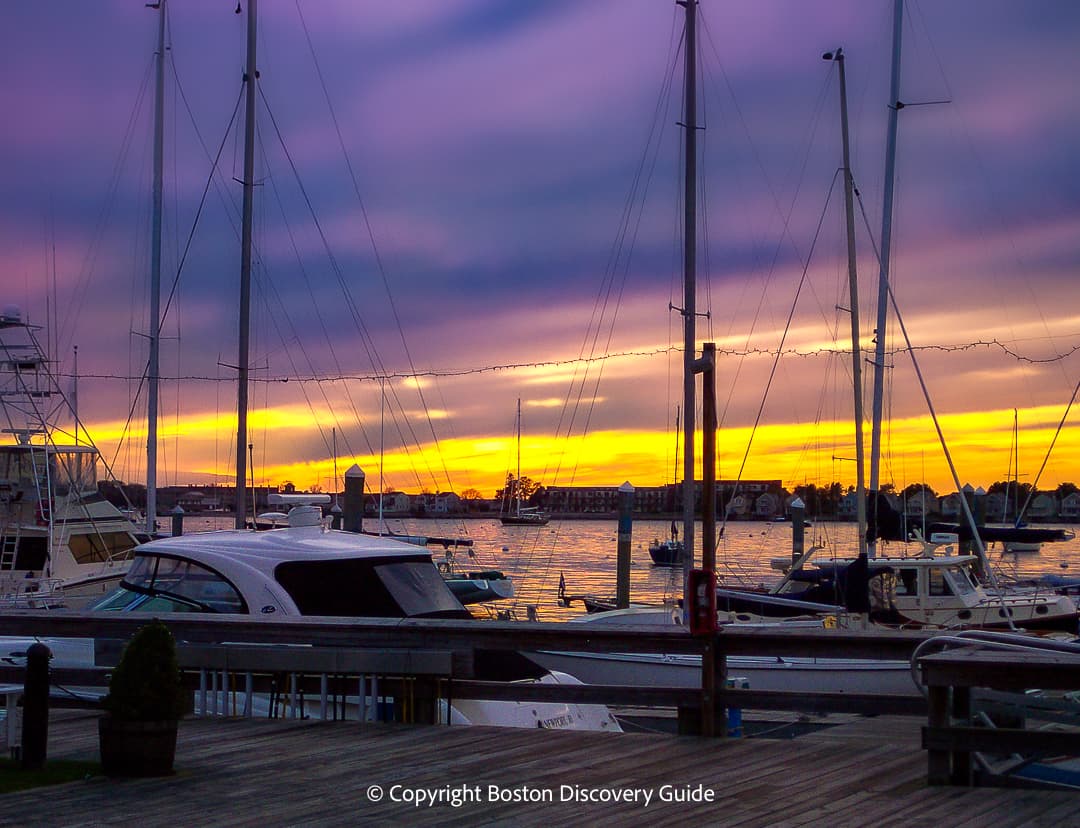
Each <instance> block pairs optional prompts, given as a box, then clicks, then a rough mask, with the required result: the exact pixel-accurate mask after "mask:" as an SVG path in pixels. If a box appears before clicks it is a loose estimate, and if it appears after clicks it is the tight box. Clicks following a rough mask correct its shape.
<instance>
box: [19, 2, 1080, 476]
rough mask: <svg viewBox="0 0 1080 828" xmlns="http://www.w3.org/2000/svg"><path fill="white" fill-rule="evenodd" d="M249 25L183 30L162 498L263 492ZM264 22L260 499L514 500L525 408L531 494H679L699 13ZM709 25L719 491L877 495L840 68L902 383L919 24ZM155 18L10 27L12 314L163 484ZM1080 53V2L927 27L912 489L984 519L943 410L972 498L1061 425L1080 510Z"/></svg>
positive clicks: (706, 78) (178, 59) (89, 422)
mask: <svg viewBox="0 0 1080 828" xmlns="http://www.w3.org/2000/svg"><path fill="white" fill-rule="evenodd" d="M241 6H242V7H243V12H244V14H236V13H235V9H236V4H235V3H234V2H231V0H230V2H222V1H221V0H219V1H218V2H210V0H189V1H188V2H184V3H170V4H168V6H167V14H168V17H167V19H168V43H169V48H168V59H167V63H166V76H167V84H166V87H167V88H166V93H165V97H166V106H165V123H166V128H165V136H166V137H165V183H164V187H165V195H164V202H165V215H164V223H165V224H164V227H165V230H164V239H165V241H164V253H163V258H164V266H163V271H164V275H163V288H162V292H163V295H164V296H166V297H169V296H171V297H172V298H171V300H170V303H169V310H168V315H167V317H166V320H165V322H164V325H163V333H162V337H163V342H162V354H163V355H162V376H163V378H164V379H163V387H162V415H161V421H160V433H161V443H160V453H159V478H158V480H159V484H160V485H166V484H179V485H183V484H187V483H198V484H205V483H207V482H212V481H215V480H216V481H221V482H229V481H230V479H231V471H230V469H231V464H232V458H233V456H234V451H235V449H234V448H233V446H234V444H235V400H236V388H235V376H236V372H235V368H234V367H232V366H235V364H236V362H237V355H236V353H237V351H236V349H237V336H238V334H237V330H238V324H237V321H236V320H237V307H238V294H239V270H240V244H239V229H238V228H239V205H240V186H239V184H238V183H237V181H238V180H239V179H241V177H242V168H243V167H242V144H243V139H242V121H243V117H242V113H243V107H242V106H240V107H239V110H237V106H238V103H240V100H241V94H242V73H243V66H244V59H245V58H244V48H245V25H246V22H245V17H246V12H247V11H248V8H247V3H246V2H242V3H241ZM258 14H259V36H258V68H259V84H258V88H259V90H260V95H259V101H258V110H259V112H258V117H257V147H258V152H257V156H258V160H257V162H256V167H257V172H256V179H257V181H256V185H257V186H256V187H255V220H254V244H255V254H254V257H255V268H254V275H253V285H254V287H253V297H254V298H253V313H252V351H251V353H252V357H251V362H252V366H253V377H254V378H255V379H254V382H253V383H252V392H251V420H250V431H249V437H248V440H249V442H250V443H251V444H252V445H253V449H252V453H251V457H252V461H253V464H252V465H253V469H254V471H253V474H254V476H255V478H256V481H257V482H258V483H260V484H262V483H268V484H271V485H274V484H280V483H283V482H284V481H286V480H290V481H293V482H294V483H295V484H296V485H297V486H298V487H301V488H305V487H311V486H319V487H321V488H323V489H328V488H334V485H333V481H334V475H335V471H334V470H335V467H336V469H337V475H338V476H340V475H341V474H342V473H343V472H344V470H345V469H346V468H348V467H349V466H350V465H352V464H353V463H357V464H359V465H360V466H361V467H362V468H363V469H364V470H365V471H366V473H367V475H368V479H369V481H371V482H372V484H373V485H378V483H377V481H378V479H379V478H380V467H381V469H382V473H381V477H382V481H383V485H384V486H388V487H394V488H398V489H404V490H409V491H418V490H421V489H427V490H430V491H448V490H454V491H458V492H461V491H463V490H465V489H468V488H475V489H477V490H479V491H480V492H481V493H482V494H484V495H485V496H490V494H491V493H492V492H493V491H494V490H495V489H496V488H498V487H499V486H500V485H501V481H502V480H503V478H504V477H505V475H506V473H507V472H508V471H515V472H516V467H517V451H516V441H515V431H516V413H515V412H516V406H517V400H518V399H520V400H521V407H522V417H521V431H522V441H521V472H522V474H525V475H528V476H530V477H531V478H533V479H534V480H538V481H540V482H542V483H545V484H548V485H586V484H587V485H593V484H595V485H618V484H619V483H621V482H622V481H624V480H630V481H631V482H632V483H634V484H635V485H659V484H663V483H668V482H672V480H673V479H674V474H675V466H676V462H675V456H674V451H675V445H676V435H675V431H674V420H675V409H676V406H677V405H679V404H680V402H681V384H682V353H681V343H682V333H681V324H682V322H681V317H680V316H679V314H678V312H677V311H673V310H671V309H670V306H671V305H674V306H675V307H676V308H678V307H681V306H682V304H683V301H682V288H681V279H682V276H681V267H682V262H681V253H680V249H681V248H680V245H681V238H682V236H681V221H682V220H681V209H682V205H681V195H680V187H681V179H680V172H679V170H680V168H681V164H682V156H681V149H680V146H681V141H682V127H681V126H680V123H681V122H682V120H683V113H682V110H683V104H682V101H681V99H680V94H681V91H680V90H681V86H682V82H683V80H682V79H683V70H682V60H683V58H682V52H681V50H682V33H683V10H682V7H680V6H678V5H676V4H675V3H674V2H669V0H575V1H574V2H570V1H569V0H545V1H544V2H532V3H507V2H504V0H439V1H438V2H436V1H435V0H397V2H393V3H376V2H366V1H365V2H359V1H357V0H319V1H318V2H315V0H261V2H260V3H259V6H258ZM700 14H701V18H700V25H699V61H698V63H699V75H700V77H699V86H700V90H701V97H700V102H699V115H698V119H699V122H700V123H701V124H702V125H703V128H702V129H701V130H700V131H699V139H698V140H699V163H698V167H699V174H700V176H699V177H700V179H701V181H700V184H699V199H698V200H699V222H698V225H699V230H698V239H699V244H698V254H697V259H698V280H697V294H698V310H699V312H701V313H706V312H707V313H708V314H709V315H708V318H706V317H704V316H702V317H701V318H699V319H698V343H699V346H700V343H701V342H704V341H713V342H715V343H716V345H717V348H718V353H719V358H718V369H717V395H718V399H719V407H720V411H721V423H720V435H719V438H718V443H719V449H720V462H719V474H720V476H721V477H722V478H725V479H732V478H734V477H735V476H736V475H739V474H741V475H742V477H743V478H751V479H776V480H781V481H782V482H783V483H784V484H785V485H787V486H789V487H792V486H794V485H798V484H801V483H806V482H817V483H829V482H831V481H833V480H839V481H841V482H844V483H845V484H850V483H853V482H854V476H855V463H854V461H853V460H852V459H851V458H853V457H854V456H855V455H854V452H855V449H854V446H853V432H854V428H853V402H852V398H853V395H852V380H851V357H850V334H849V331H850V321H849V320H850V317H849V315H848V310H847V309H848V308H850V307H851V300H850V298H849V295H848V288H847V275H848V271H847V263H846V258H845V257H846V241H845V236H844V226H845V225H844V216H843V193H842V189H841V188H840V180H839V178H838V170H839V169H840V167H841V164H842V161H841V151H840V148H841V140H840V127H839V124H840V118H839V91H838V74H837V72H838V67H837V64H836V62H827V61H823V60H822V59H821V58H822V54H823V53H824V52H826V51H831V50H835V49H836V48H837V47H842V48H843V52H844V55H845V56H846V57H845V65H846V72H847V90H848V105H849V112H850V131H851V148H852V149H851V168H852V174H853V177H854V179H855V183H856V187H857V189H858V193H859V199H858V202H857V204H856V213H857V219H856V237H857V238H856V247H857V253H858V255H857V270H858V276H859V291H860V295H859V300H858V308H859V314H860V319H861V331H862V340H861V341H862V347H863V348H864V349H865V353H866V358H867V359H869V358H870V349H871V348H872V338H873V328H874V324H875V323H874V315H875V307H876V293H877V271H878V267H877V260H876V254H875V249H876V246H877V240H878V239H879V238H880V236H881V229H882V228H881V215H882V204H883V180H884V148H885V135H886V123H887V114H888V108H887V104H888V102H889V68H890V50H891V38H892V32H891V29H892V2H891V0H833V1H832V2H827V0H821V2H815V3H805V2H799V1H798V0H766V2H760V0H724V2H721V0H703V2H702V3H701V11H700ZM157 21H158V12H156V11H155V10H153V9H148V8H145V7H144V4H143V3H142V2H134V0H125V2H120V0H112V1H111V2H110V1H109V0H99V2H95V3H93V4H89V3H84V2H76V0H54V2H51V3H47V4H40V3H25V2H24V3H5V4H3V7H2V8H0V24H2V25H0V77H2V78H3V83H0V107H2V110H3V112H4V121H5V124H6V128H5V129H4V130H2V131H0V158H3V161H4V172H3V175H2V176H0V272H2V273H3V274H4V277H3V289H2V291H0V292H2V294H3V295H0V302H2V303H3V304H5V305H10V304H15V305H17V306H19V307H20V308H21V309H22V311H23V313H24V314H27V315H28V317H29V318H30V319H31V321H34V322H36V323H38V324H40V325H42V330H41V333H40V336H41V337H42V339H43V341H44V342H46V343H47V344H48V346H49V349H50V352H51V353H52V354H53V355H54V358H55V366H56V373H57V374H58V376H59V377H60V382H61V383H62V384H63V386H64V388H65V389H67V388H70V387H71V386H72V384H73V382H74V380H73V377H74V375H75V373H76V371H75V364H74V351H73V348H74V347H75V346H78V371H77V373H78V378H79V379H78V405H79V416H80V419H81V420H82V422H83V423H84V424H85V426H86V429H87V431H88V432H89V434H90V436H91V437H92V438H93V439H94V440H95V441H96V442H97V443H98V445H99V446H100V447H101V449H102V451H103V454H104V456H105V457H106V458H107V459H108V460H109V461H110V463H111V465H112V466H113V467H114V472H115V474H116V475H117V476H118V477H119V478H121V479H124V480H129V481H135V482H138V481H140V480H141V479H144V475H145V448H144V444H145V419H144V418H145V391H144V390H143V391H142V393H139V391H140V388H141V384H140V377H141V376H142V374H143V372H144V369H145V363H146V353H147V344H146V336H145V335H146V332H147V331H148V330H149V328H150V324H149V321H148V320H149V310H148V296H149V288H148V282H149V258H150V253H149V245H150V243H149V239H150V204H151V200H150V192H151V157H152V151H151V147H152V143H151V130H152V120H151V112H152V109H151V107H152V100H153V91H152V86H151V77H152V72H151V69H152V62H153V59H154V52H155V44H156V34H157ZM1078 39H1080V5H1077V4H1076V3H1074V2H1071V0H1032V2H1027V3H1015V2H1009V1H1008V0H951V1H950V2H948V3H936V2H926V1H925V0H923V2H911V1H910V0H909V2H908V3H907V4H906V14H905V23H904V29H903V41H904V43H903V60H902V70H901V93H900V99H901V100H902V101H903V102H905V104H906V106H905V107H904V108H903V109H902V110H901V111H900V113H899V137H898V151H897V166H896V199H895V207H894V210H895V214H894V224H893V248H892V259H891V261H892V264H891V271H892V289H893V293H894V296H895V300H896V301H895V304H896V307H897V308H898V309H899V312H900V315H901V318H902V320H903V324H904V327H905V329H906V332H907V336H908V338H909V339H910V342H911V344H912V347H913V349H914V354H915V356H916V359H917V363H918V369H919V372H921V375H922V378H923V382H924V383H925V386H926V389H927V393H926V394H925V395H924V392H923V390H922V388H921V387H920V382H919V379H918V375H917V373H916V369H915V367H914V365H913V362H912V360H911V357H910V354H909V352H908V350H907V349H906V347H905V340H904V337H903V335H902V334H901V332H900V329H899V325H898V324H897V318H896V316H895V314H892V313H891V314H890V319H889V322H888V325H887V329H886V334H885V340H886V344H887V348H888V350H889V354H888V357H887V359H886V362H887V365H888V369H887V371H886V375H887V378H886V416H885V419H886V424H885V426H884V432H883V434H884V436H883V443H884V456H883V460H882V469H883V471H882V479H883V481H884V482H892V483H894V484H895V485H896V486H898V487H903V486H906V485H908V484H910V483H915V482H922V481H926V482H928V483H930V485H932V486H933V487H934V488H935V489H937V490H938V491H939V492H941V493H944V492H947V491H952V490H953V489H954V488H955V486H954V484H953V480H952V477H951V474H950V472H949V471H948V468H947V465H946V464H945V462H944V459H943V458H944V452H943V450H942V447H941V444H940V442H939V439H938V436H937V434H936V431H935V428H934V425H933V422H932V420H931V418H930V416H929V412H930V410H931V406H932V408H933V410H934V411H935V412H936V414H937V416H938V420H939V423H940V427H941V431H942V433H943V435H944V437H945V441H946V444H947V446H948V449H949V452H950V453H951V456H952V458H953V460H954V462H955V465H956V467H957V474H958V477H959V480H960V482H961V483H968V482H970V483H972V484H973V485H976V486H978V485H983V486H988V485H989V484H990V483H992V482H994V481H996V480H1003V479H1005V478H1006V477H1007V476H1008V475H1009V474H1010V473H1016V474H1018V476H1019V479H1020V481H1021V482H1028V483H1031V482H1034V481H1035V480H1036V475H1037V474H1038V472H1039V467H1040V465H1041V464H1042V463H1043V461H1044V457H1046V456H1047V451H1048V449H1049V447H1050V445H1051V442H1052V441H1053V440H1054V434H1055V431H1056V430H1057V427H1058V424H1059V422H1060V421H1061V420H1062V418H1063V417H1064V418H1065V427H1064V429H1063V430H1062V431H1061V434H1060V436H1059V437H1058V438H1057V440H1056V444H1055V445H1054V447H1053V451H1052V452H1050V454H1049V457H1048V459H1047V460H1046V463H1045V469H1044V471H1043V472H1042V475H1041V477H1039V478H1038V482H1039V485H1040V487H1041V488H1044V489H1045V488H1053V487H1054V486H1056V485H1058V484H1059V483H1061V482H1064V481H1076V482H1080V465H1078V462H1080V440H1078V439H1077V437H1076V429H1075V422H1076V413H1075V412H1069V414H1068V416H1066V406H1067V404H1068V403H1069V401H1070V398H1071V396H1072V394H1073V392H1074V388H1075V387H1076V384H1077V381H1078V380H1080V355H1075V354H1074V353H1073V349H1075V348H1078V347H1080V279H1078V278H1077V276H1078V273H1077V268H1078V264H1080V155H1078V154H1077V151H1076V147H1077V146H1080V97H1078V96H1077V95H1076V92H1075V87H1074V84H1075V78H1077V77H1080V50H1077V49H1076V43H1077V42H1078ZM234 112H236V113H237V114H236V115H235V117H234ZM215 157H216V158H217V159H218V160H217V164H216V166H215V165H214V164H213V159H214V158H215ZM204 194H205V195H204ZM181 262H182V264H181ZM178 273H179V276H178V275H177V274H178ZM796 297H798V298H797V299H796ZM789 319H790V322H789ZM777 350H782V351H783V355H782V357H781V358H780V359H779V360H774V354H775V353H776V352H777ZM774 362H775V367H774ZM864 366H865V368H866V370H865V371H864V375H865V377H866V384H867V387H869V376H870V371H869V366H868V365H866V364H865V363H864ZM868 393H869V392H868V391H867V392H866V394H867V395H868ZM867 400H868V396H867ZM928 400H929V402H928ZM866 407H867V411H868V412H869V402H867V406H866ZM1014 410H1015V411H1016V414H1015V418H1016V419H1015V421H1016V422H1017V423H1018V429H1017V431H1018V441H1017V443H1018V446H1019V448H1018V454H1016V453H1014V441H1013V425H1014ZM867 416H868V415H867ZM699 421H700V417H699ZM755 423H756V425H755ZM866 431H867V434H869V427H867V429H866ZM1017 457H1018V462H1017ZM335 458H336V462H335ZM1017 466H1018V469H1017V468H1016V467H1017Z"/></svg>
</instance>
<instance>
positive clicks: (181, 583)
mask: <svg viewBox="0 0 1080 828" xmlns="http://www.w3.org/2000/svg"><path fill="white" fill-rule="evenodd" d="M91 609H92V610H94V611H106V612H132V611H135V610H138V611H139V612H155V611H160V612H229V613H246V612H247V611H248V610H247V605H246V604H245V603H244V599H243V598H241V597H240V593H239V592H238V591H237V590H236V588H235V587H233V585H232V584H230V583H229V582H228V581H226V580H225V579H224V578H222V577H221V576H220V575H218V574H217V573H216V572H214V571H212V570H210V569H207V568H206V567H203V566H200V565H199V564H197V563H194V562H192V561H185V560H179V559H177V558H167V557H163V556H155V555H144V556H139V557H138V558H136V559H135V561H134V563H132V565H131V569H129V570H128V573H127V575H125V576H124V580H123V581H121V583H120V586H119V588H117V589H115V590H113V591H112V592H110V593H109V594H108V595H106V596H105V597H104V598H102V599H101V600H100V601H98V602H97V603H96V604H95V605H94V606H93V607H91Z"/></svg>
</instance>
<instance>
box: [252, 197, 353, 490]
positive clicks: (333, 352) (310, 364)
mask: <svg viewBox="0 0 1080 828" xmlns="http://www.w3.org/2000/svg"><path fill="white" fill-rule="evenodd" d="M270 181H271V188H272V190H273V193H274V198H275V201H276V202H277V205H278V210H279V211H280V213H281V217H282V221H283V223H284V225H285V232H286V234H287V235H288V238H289V244H290V246H291V248H292V251H293V256H294V257H295V259H296V264H297V267H298V268H299V271H300V276H301V278H302V279H303V282H304V285H305V287H306V288H307V291H308V296H309V297H310V298H311V302H312V306H313V307H315V310H316V313H315V317H316V319H317V320H318V323H319V327H320V329H321V330H322V334H323V339H324V341H325V342H326V345H327V348H328V350H329V351H330V354H331V358H332V359H333V361H334V367H335V368H336V369H337V370H338V371H339V372H340V371H341V363H340V361H339V360H338V357H337V351H336V350H335V348H334V345H333V341H332V340H331V337H330V332H329V330H327V327H326V320H325V319H324V318H323V315H322V314H321V313H319V312H318V306H317V302H316V301H315V291H314V289H313V288H312V285H311V279H310V278H309V275H308V271H307V268H306V267H305V266H304V261H303V257H302V256H301V255H300V249H299V247H298V245H297V244H296V237H295V235H294V233H293V229H292V225H291V224H289V220H288V217H287V215H286V213H285V205H284V203H283V201H282V198H281V192H280V190H279V189H278V186H277V179H276V178H275V177H271V178H270ZM272 289H273V291H274V295H275V297H276V298H277V301H278V305H279V306H280V308H281V310H282V313H283V315H284V316H285V320H286V322H287V323H288V326H289V329H290V331H291V335H292V341H294V342H296V343H297V345H298V347H299V348H300V351H301V353H302V354H303V356H304V359H305V361H306V362H307V364H308V370H309V371H311V372H312V373H314V370H315V366H314V362H313V360H312V359H311V357H310V355H309V354H308V351H307V349H306V348H305V347H304V345H303V342H302V341H301V340H300V337H299V335H298V333H297V331H296V328H295V326H294V325H293V324H292V320H291V318H290V317H289V314H288V311H287V310H286V309H285V303H284V301H283V300H282V298H281V296H280V294H278V292H277V289H276V287H273V288H272ZM275 325H276V323H275ZM279 337H280V331H279ZM283 342H284V340H283ZM285 350H286V352H287V353H289V362H290V364H291V365H292V369H293V374H294V375H297V376H299V372H298V371H297V370H296V365H295V363H294V362H293V360H292V355H291V353H290V349H288V348H286V349H285ZM343 387H344V390H345V396H346V399H347V400H348V404H349V407H350V409H351V411H352V414H353V417H354V418H355V421H356V424H357V426H358V427H359V428H360V433H361V436H362V437H363V439H364V442H365V443H366V445H367V448H368V453H369V454H374V449H373V447H372V444H371V440H370V438H369V437H368V434H367V430H366V429H365V428H364V423H363V421H362V419H361V417H360V412H359V409H358V408H357V405H356V401H355V399H354V398H353V395H352V392H351V390H350V388H349V384H348V383H343ZM319 390H320V392H321V393H322V396H323V401H324V402H325V403H326V407H327V410H328V411H330V412H331V415H332V417H333V419H334V424H335V426H337V428H338V430H339V431H340V432H341V433H342V439H343V441H344V443H345V449H346V451H348V452H349V453H350V454H352V453H353V450H352V446H351V445H350V444H349V439H348V436H347V434H346V432H345V430H344V429H342V427H341V422H340V420H339V419H338V417H337V413H336V411H335V409H334V406H332V405H331V404H330V399H329V396H328V395H327V393H326V389H325V387H324V385H323V383H321V382H320V383H319ZM304 398H305V401H307V403H308V408H309V409H310V410H311V411H312V414H314V413H315V412H314V409H313V408H312V406H311V401H310V399H309V398H308V397H307V394H306V393H305V394H304ZM320 435H321V436H322V439H323V444H324V446H325V447H326V451H327V453H328V454H330V453H331V452H332V448H331V446H330V443H329V441H328V440H327V437H326V434H325V432H324V431H323V430H322V428H321V427H320ZM335 485H336V484H335Z"/></svg>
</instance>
